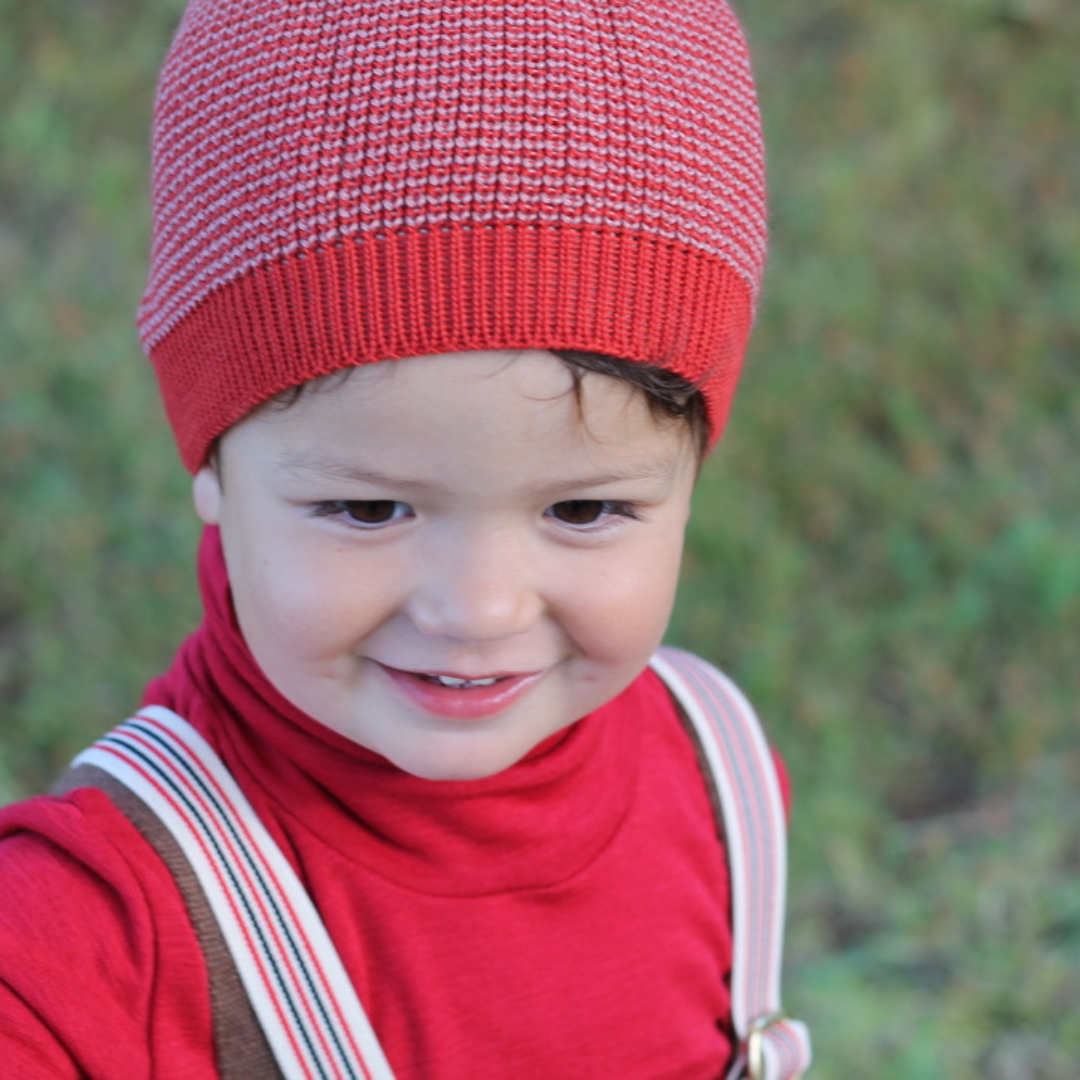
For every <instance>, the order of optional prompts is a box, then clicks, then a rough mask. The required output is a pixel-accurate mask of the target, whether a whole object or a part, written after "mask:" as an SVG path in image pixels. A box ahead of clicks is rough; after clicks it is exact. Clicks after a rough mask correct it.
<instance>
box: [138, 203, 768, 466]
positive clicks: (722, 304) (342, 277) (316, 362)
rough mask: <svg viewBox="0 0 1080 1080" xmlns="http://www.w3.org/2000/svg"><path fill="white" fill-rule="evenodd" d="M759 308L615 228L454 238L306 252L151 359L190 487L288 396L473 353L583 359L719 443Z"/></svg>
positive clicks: (199, 314)
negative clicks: (635, 374) (672, 386)
mask: <svg viewBox="0 0 1080 1080" xmlns="http://www.w3.org/2000/svg"><path fill="white" fill-rule="evenodd" d="M752 317H753V301H752V298H751V295H750V291H749V289H748V288H747V285H746V283H745V280H744V278H743V277H741V276H740V275H739V274H737V273H736V272H735V271H734V270H733V269H732V268H731V267H730V265H729V264H728V263H726V262H724V261H723V260H721V259H720V258H718V257H716V256H715V255H712V254H710V253H705V252H702V251H700V250H697V249H696V248H694V247H691V246H689V245H686V244H683V243H679V242H677V241H672V240H661V239H657V238H655V237H653V236H648V235H643V234H641V233H636V232H632V231H629V230H625V229H618V228H604V227H588V226H568V225H546V224H535V225H513V224H505V223H498V224H492V225H490V226H488V227H476V226H468V227H454V226H447V227H441V228H436V229H417V230H412V231H400V232H396V233H393V234H390V235H378V234H376V235H370V234H369V235H367V236H364V237H363V238H356V239H345V240H342V241H339V242H337V243H336V244H333V245H325V246H316V247H312V248H309V249H308V250H305V251H303V252H301V253H299V254H297V255H294V256H293V257H291V258H288V259H280V260H277V261H274V262H270V263H265V264H263V265H260V266H258V267H256V268H255V269H253V270H250V271H248V272H247V273H245V274H242V275H240V276H238V277H236V278H234V279H232V280H230V281H227V282H225V283H224V284H222V285H220V286H219V287H218V288H217V289H216V290H215V291H214V292H212V293H210V294H209V295H208V296H206V297H205V298H204V299H203V300H202V301H201V302H200V303H199V304H198V305H197V307H196V308H195V309H194V310H193V311H192V312H191V313H190V314H189V315H188V317H187V318H186V319H184V320H183V321H181V322H180V323H179V324H178V325H176V326H175V327H174V328H173V329H172V330H171V331H170V332H169V333H167V334H166V335H165V336H164V337H163V338H162V339H161V341H159V342H158V343H157V345H156V346H155V347H154V348H153V349H152V352H151V359H152V361H153V363H154V366H155V368H156V370H157V374H158V379H159V382H160V384H161V388H162V392H163V397H164V400H165V403H166V407H167V409H168V413H169V419H170V421H171V423H172V426H173V428H174V430H175V432H176V433H177V437H178V440H179V442H180V453H181V457H182V458H183V461H184V464H185V465H186V466H187V468H188V469H189V470H191V471H192V472H194V471H196V470H197V469H198V468H200V466H201V465H202V464H203V463H204V462H205V460H206V458H207V455H208V453H209V452H210V449H211V447H212V445H213V443H214V440H215V439H216V438H217V437H218V436H219V435H221V434H222V433H223V432H224V431H225V430H226V429H228V428H229V427H230V426H231V425H232V424H234V423H236V422H237V421H238V420H240V419H242V418H243V417H244V416H245V415H247V414H248V413H249V412H250V411H251V410H252V409H253V408H255V407H256V406H257V405H258V404H260V403H261V402H263V401H265V400H266V399H267V398H269V397H272V396H273V395H274V394H276V393H279V392H281V391H282V390H285V389H286V388H288V387H291V386H295V385H297V384H300V383H303V382H306V381H307V380H309V379H313V378H317V377H319V376H321V375H326V374H329V373H331V372H333V371H337V370H339V369H341V368H347V367H352V366H356V365H359V364H364V363H370V362H376V361H384V360H393V359H401V358H405V357H411V356H425V355H437V354H441V353H452V352H464V351H469V350H491V349H512V348H547V349H580V350H585V351H589V352H596V353H602V354H605V355H608V356H613V357H617V358H621V359H625V360H630V361H638V362H644V363H651V364H656V365H659V366H662V367H665V368H667V369H668V370H670V371H674V372H676V373H677V374H679V375H682V376H683V377H684V378H686V379H688V380H689V381H690V382H691V383H693V384H694V385H696V386H698V387H699V388H700V389H701V390H702V392H703V394H704V397H705V401H706V409H707V419H708V425H709V434H710V441H711V442H715V440H716V439H717V438H719V436H720V433H721V432H722V430H723V428H724V424H725V421H726V418H727V414H728V410H729V407H730V404H731V398H732V396H733V394H734V391H735V386H736V383H737V381H738V376H739V367H740V365H741V361H742V356H743V352H744V349H745V345H746V339H747V337H748V335H749V332H750V326H751V322H752Z"/></svg>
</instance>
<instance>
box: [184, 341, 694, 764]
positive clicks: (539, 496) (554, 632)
mask: <svg viewBox="0 0 1080 1080" xmlns="http://www.w3.org/2000/svg"><path fill="white" fill-rule="evenodd" d="M581 390H582V393H581V397H580V401H578V400H576V399H575V397H574V395H573V393H572V391H571V378H570V374H569V372H568V371H567V370H566V368H565V367H564V366H563V364H562V363H561V362H560V361H559V360H558V359H557V358H556V357H554V356H552V355H551V354H550V353H546V352H537V351H526V352H517V351H505V352H494V353H460V354H453V355H447V356H438V357H424V358H419V359H411V360H402V361H395V362H386V363H381V364H377V365H373V366H371V367H368V368H358V369H357V370H356V371H354V372H353V373H351V375H350V376H349V377H348V378H347V379H345V380H344V381H343V382H341V383H339V384H331V385H330V386H328V387H316V388H313V389H311V390H309V391H308V392H306V393H304V394H303V395H302V396H301V397H300V398H299V400H297V401H296V402H294V403H293V404H292V405H290V406H288V407H287V408H282V409H274V408H264V409H261V410H258V411H257V412H255V413H254V414H252V415H251V416H249V417H247V418H246V419H245V420H243V421H242V422H241V423H239V424H238V425H236V426H235V427H234V428H232V429H231V430H230V431H229V432H228V433H226V435H225V436H224V437H223V439H222V442H221V446H220V454H219V459H218V466H217V469H216V470H215V469H213V468H211V467H207V468H205V469H203V470H202V471H201V472H200V473H199V474H198V476H197V477H196V480H195V502H196V506H197V508H198V510H199V513H200V516H201V517H202V518H203V519H204V520H205V521H207V522H209V523H216V524H219V525H220V526H221V531H222V538H223V543H224V548H225V557H226V562H227V564H228V569H229V576H230V581H231V584H232V591H233V601H234V604H235V607H236V612H237V616H238V618H239V621H240V626H241V628H242V630H243V633H244V636H245V638H246V640H247V642H248V645H249V646H250V648H251V650H252V652H253V654H254V656H255V659H256V660H257V661H258V663H259V665H260V667H261V668H262V670H263V671H264V672H265V674H266V675H267V676H268V677H269V679H270V681H271V682H272V683H273V684H274V685H275V686H276V687H277V689H278V690H279V691H281V693H283V694H284V695H285V696H286V697H287V698H288V699H289V700H291V701H292V702H293V703H294V704H295V705H296V706H298V707H299V708H300V709H302V710H304V711H305V712H307V713H308V714H309V715H311V716H313V717H314V718H316V719H317V720H319V721H320V722H321V723H323V724H324V725H326V726H327V727H328V728H331V729H332V730H334V731H336V732H339V733H340V734H342V735H345V736H347V737H348V738H350V739H352V740H354V741H356V742H357V743H360V744H361V745H363V746H365V747H367V748H369V749H371V750H374V751H376V752H377V753H379V754H381V755H383V756H385V757H387V758H389V759H390V760H391V761H392V762H394V763H395V764H396V765H398V766H399V767H400V768H402V769H405V770H407V771H408V772H411V773H414V774H416V775H418V776H423V777H427V778H430V779H474V778H478V777H483V776H488V775H491V774H494V773H496V772H499V771H501V770H502V769H505V768H507V767H508V766H510V765H512V764H513V763H514V762H516V761H518V760H519V759H520V758H521V757H523V756H524V755H525V754H527V753H528V752H529V751H530V750H531V749H532V748H533V747H535V746H536V745H537V744H538V743H540V742H541V741H542V740H544V739H546V738H547V737H548V736H550V735H552V734H554V733H555V732H557V731H559V730H561V729H562V728H564V727H566V726H567V725H569V724H571V723H572V722H573V721H575V720H577V719H579V718H580V717H582V716H584V715H585V714H587V713H588V712H590V711H592V710H593V709H596V708H598V707H599V706H600V705H602V704H604V703H605V702H607V701H609V700H610V699H611V698H613V697H614V696H615V695H617V694H618V693H619V692H620V691H621V690H623V689H624V688H625V687H626V686H627V685H628V684H629V683H630V682H631V681H632V680H633V679H634V677H635V676H636V675H637V674H638V673H639V672H640V671H641V670H642V668H643V667H644V665H645V663H646V661H647V660H648V658H649V656H650V654H651V653H652V651H653V649H654V648H655V647H656V646H657V644H658V643H659V641H660V638H661V635H662V634H663V632H664V629H665V627H666V625H667V621H668V617H669V614H670V609H671V604H672V600H673V598H674V592H675V584H676V578H677V575H678V567H679V559H680V555H681V552H682V542H683V531H684V527H685V525H686V520H687V516H688V513H689V508H690V496H691V491H692V488H693V483H694V475H695V466H696V455H695V452H694V449H693V447H692V445H691V440H690V438H689V437H688V435H687V433H686V431H685V427H684V425H680V424H677V423H661V422H659V421H657V420H656V419H654V418H653V416H652V415H650V412H649V409H648V406H647V404H646V402H645V400H644V399H643V398H642V397H641V395H640V392H639V391H636V390H633V389H632V388H630V387H629V386H628V385H626V384H624V383H622V382H621V381H618V380H616V379H612V378H607V377H604V376H599V375H587V376H585V378H584V382H583V384H582V387H581ZM460 680H470V683H473V681H478V682H475V683H474V684H470V683H466V684H465V685H461V683H460Z"/></svg>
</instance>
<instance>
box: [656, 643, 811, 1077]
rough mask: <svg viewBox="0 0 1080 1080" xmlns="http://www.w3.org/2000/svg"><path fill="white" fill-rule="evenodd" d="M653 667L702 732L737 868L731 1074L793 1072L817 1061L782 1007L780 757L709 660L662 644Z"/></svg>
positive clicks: (745, 704)
mask: <svg viewBox="0 0 1080 1080" xmlns="http://www.w3.org/2000/svg"><path fill="white" fill-rule="evenodd" d="M651 666H652V667H653V669H654V670H655V671H656V673H657V674H658V675H659V676H660V677H661V678H662V679H663V680H664V682H665V683H666V684H667V686H668V688H669V689H670V690H671V692H672V693H673V694H674V696H675V698H676V700H677V701H678V702H679V704H680V705H681V706H682V708H683V710H684V711H685V713H686V716H687V718H688V719H689V721H690V724H691V726H692V728H693V730H694V733H695V734H696V736H697V739H698V743H699V746H700V748H701V753H702V756H703V757H704V759H705V763H706V765H707V772H708V774H710V775H711V777H712V780H713V784H714V786H715V790H716V794H717V796H718V798H719V801H720V808H721V810H722V816H723V822H724V828H725V838H726V843H727V852H728V863H729V867H730V872H731V903H732V927H733V943H732V949H733V952H732V966H731V1010H732V1021H733V1023H734V1027H735V1034H736V1037H737V1039H738V1041H739V1043H740V1044H741V1047H742V1053H741V1054H740V1055H739V1058H738V1060H737V1061H736V1063H735V1066H734V1068H733V1070H732V1072H731V1073H730V1074H729V1076H730V1077H732V1078H735V1077H742V1076H749V1077H750V1080H789V1078H792V1077H797V1076H799V1075H800V1074H801V1073H802V1072H803V1071H804V1070H805V1069H806V1068H807V1067H808V1066H809V1064H810V1040H809V1034H808V1032H807V1030H806V1027H805V1025H803V1024H802V1023H800V1022H798V1021H794V1020H789V1019H787V1018H786V1017H784V1015H783V1013H782V1012H781V1010H780V965H781V959H782V951H783V935H784V905H785V893H786V882H787V844H786V821H785V813H784V805H783V800H782V798H781V795H780V787H779V783H778V781H777V778H776V766H775V764H774V762H773V759H772V754H771V753H770V751H769V747H768V744H767V743H766V741H765V736H764V734H763V733H762V731H761V727H760V725H759V723H758V721H757V717H756V716H755V714H754V711H753V709H752V708H751V707H750V704H749V702H748V701H747V700H746V698H745V697H743V695H742V693H741V692H740V691H739V689H738V688H737V687H736V686H735V684H734V683H732V682H731V680H730V679H728V678H727V677H726V676H725V675H723V674H722V673H721V672H719V671H717V669H716V668H714V667H713V666H712V665H711V664H707V663H706V662H705V661H704V660H700V659H699V658H698V657H696V656H693V655H692V654H690V653H687V652H683V651H681V650H678V649H661V650H660V651H659V652H658V653H657V654H656V655H655V656H654V657H653V659H652V661H651Z"/></svg>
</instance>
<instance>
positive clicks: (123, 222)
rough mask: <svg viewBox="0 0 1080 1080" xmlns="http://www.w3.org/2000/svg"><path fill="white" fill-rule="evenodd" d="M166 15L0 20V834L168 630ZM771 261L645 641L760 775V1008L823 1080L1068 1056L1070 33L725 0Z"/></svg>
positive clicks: (1074, 615)
mask: <svg viewBox="0 0 1080 1080" xmlns="http://www.w3.org/2000/svg"><path fill="white" fill-rule="evenodd" d="M178 9H179V5H178V3H177V0H158V2H157V3H155V4H152V5H146V4H143V5H133V4H131V3H121V2H120V0H82V2H81V3H79V4H77V5H72V4H70V3H66V2H63V0H37V2H36V3H34V4H18V3H16V2H15V0H0V18H2V20H3V23H2V24H3V26H4V28H5V32H4V35H3V36H2V38H0V96H2V98H3V100H4V101H5V102H8V103H9V104H8V105H7V106H6V107H5V110H4V113H3V116H2V118H0V124H2V128H0V145H2V148H3V150H2V158H0V215H2V216H0V342H2V343H3V344H2V346H0V348H2V349H3V374H4V378H3V379H2V380H0V490H2V491H3V495H4V497H3V500H2V502H0V701H2V703H3V709H4V719H3V722H2V727H0V733H2V734H0V801H3V800H4V799H10V798H14V797H16V796H18V795H21V794H24V793H27V792H30V791H33V790H36V789H38V788H40V786H41V785H42V784H43V783H45V782H46V780H47V778H48V777H49V776H50V775H51V774H53V773H54V772H55V771H56V770H57V769H58V768H60V767H61V765H62V764H63V762H64V761H65V760H66V759H67V758H68V756H69V755H70V754H71V753H72V752H73V751H74V750H75V749H77V748H78V747H79V746H80V745H82V744H83V743H84V742H85V741H86V739H87V738H88V737H89V736H90V735H91V734H92V733H94V732H95V731H97V730H98V729H99V728H100V727H101V726H102V725H104V724H106V723H108V722H111V721H112V720H113V719H114V718H116V717H118V716H120V715H121V714H123V713H124V711H125V709H126V708H127V707H128V705H129V704H130V702H131V701H132V700H133V698H134V696H135V695H136V694H137V692H138V689H139V687H140V686H141V684H142V682H143V681H144V679H145V678H146V677H147V676H148V675H149V674H151V673H153V672H154V671H156V670H157V669H158V668H160V667H161V665H162V664H163V663H165V662H166V660H167V658H168V656H169V654H170V652H171V649H172V648H173V647H174V645H175V643H176V642H177V641H178V639H179V637H180V636H181V634H182V633H183V631H184V629H185V628H187V627H189V626H190V625H191V624H192V623H193V622H194V620H195V618H196V616H197V606H196V600H195V597H194V593H193V578H192V574H191V570H190V567H191V552H192V547H193V544H194V537H195V527H194V522H193V520H192V516H191V515H190V514H189V513H188V511H187V509H186V505H187V504H186V498H187V495H186V481H185V477H184V474H183V473H182V471H181V470H180V468H179V466H178V465H176V464H175V460H174V453H173V450H172V445H171V441H170V438H169V436H168V434H167V432H166V431H165V429H164V426H163V420H162V418H161V414H160V411H159V406H158V404H157V402H156V400H155V398H154V390H153V385H152V379H151V377H150V375H149V373H148V370H147V369H146V366H145V364H144V363H143V362H142V361H141V360H140V358H139V354H138V348H137V344H136V342H135V337H134V331H133V329H132V312H133V307H134V303H135V301H136V298H137V295H138V292H139V289H140V286H141V277H142V273H143V264H144V259H145V246H146V216H147V213H146V206H145V197H144V180H145V161H144V158H145V128H146V125H147V120H148V112H149V99H150V86H151V82H152V78H153V72H154V69H155V67H156V64H157V62H158V60H159V58H160V53H161V50H162V48H163V43H164V41H165V40H166V38H167V34H168V32H169V28H170V26H171V25H172V23H173V21H174V19H175V16H176V13H177V11H178ZM740 11H741V12H742V14H743V16H744V18H745V20H746V21H747V23H748V25H749V28H750V31H751V36H752V40H753V43H754V46H755V51H756V58H757V69H758V75H759V80H760V82H761V87H762V95H763V105H764V109H765V114H766V124H767V131H768V138H769V144H770V163H771V173H772V183H771V186H772V193H773V246H772V263H771V268H770V276H769V282H768V289H767V292H766V296H765V299H764V302H763V306H762V312H761V323H760V328H759V332H758V335H757V337H756V340H755V344H754V349H753V357H752V359H751V363H750V367H749V369H748V374H747V377H746V380H745V383H744V389H743V391H742V393H741V396H740V400H739V402H738V404H737V406H736V410H735V417H734V420H733V424H732V427H731V430H730V434H729V436H728V437H727V438H726V439H725V443H724V444H723V448H722V450H721V451H720V453H719V454H718V455H717V457H716V458H715V459H714V461H713V462H712V463H711V464H710V466H709V468H708V469H707V471H706V474H705V476H704V478H703V481H702V485H701V489H700V492H699V497H698V510H697V517H696V520H695V522H694V526H693V530H692V535H691V541H690V550H689V553H688V559H687V569H686V574H687V588H686V590H685V592H684V599H683V602H682V603H681V604H680V607H679V609H678V612H677V617H676V624H675V627H674V629H673V637H674V638H676V639H677V640H679V641H681V642H683V643H686V644H689V645H691V646H692V647H694V648H696V649H698V650H699V651H702V652H704V653H706V654H708V655H711V656H713V657H715V658H717V659H719V660H720V661H721V662H722V663H723V664H724V665H725V666H727V667H728V668H729V669H730V670H731V671H732V672H733V673H734V674H735V675H736V677H737V678H738V679H739V680H740V681H741V682H742V683H743V684H744V685H745V686H746V687H747V688H748V690H749V691H750V692H751V695H752V697H753V698H754V699H755V700H756V701H757V702H758V703H759V706H760V707H761V710H762V712H763V713H764V714H765V715H766V716H767V718H768V720H769V723H770V726H771V729H772V731H773V733H774V735H775V738H776V740H777V742H778V743H779V744H780V745H781V747H782V748H783V750H784V752H785V755H786V757H787V759H788V761H789V764H790V767H791V771H792V774H793V779H794V784H795V791H796V801H797V816H796V822H795V827H794V836H793V853H792V858H793V868H792V877H793V880H792V896H791V925H790V940H789V956H790V965H789V969H790V970H789V977H788V990H787V994H788V998H789V1000H790V1004H791V1006H792V1008H793V1009H794V1010H797V1011H798V1012H799V1013H801V1014H803V1015H805V1016H806V1018H807V1019H809V1020H810V1021H811V1022H812V1024H813V1026H814V1030H815V1035H816V1042H817V1052H818V1058H819V1066H818V1068H817V1070H816V1071H815V1075H817V1076H820V1077H823V1078H844V1080H847V1078H850V1077H874V1078H881V1077H883V1078H887V1080H894V1078H895V1080H927V1078H933V1077H939V1076H948V1077H950V1078H951V1080H968V1078H970V1080H974V1078H976V1077H979V1078H990V1080H1040V1078H1054V1080H1070V1078H1073V1077H1075V1076H1076V1071H1077V1067H1076V1062H1077V1061H1078V1060H1080V1011H1078V1010H1077V1009H1076V1006H1075V1002H1076V1001H1077V1000H1078V999H1080V886H1078V884H1077V878H1078V868H1080V837H1078V833H1077V828H1076V823H1077V821H1080V795H1078V794H1077V792H1078V791H1080V745H1078V740H1077V736H1076V734H1075V728H1076V706H1075V702H1076V700H1077V698H1078V697H1080V676H1078V674H1077V664H1076V661H1075V657H1074V654H1075V650H1076V643H1077V642H1078V641H1080V543H1078V542H1077V538H1078V536H1080V498H1078V497H1077V495H1076V492H1075V490H1073V489H1074V488H1075V481H1074V473H1073V468H1074V467H1075V465H1074V463H1075V462H1076V460H1077V459H1078V457H1080V390H1078V385H1077V384H1078V379H1080V362H1078V356H1080V317H1078V315H1077V311H1076V303H1077V301H1076V293H1077V289H1078V286H1080V207H1078V205H1077V200H1076V193H1077V191H1078V190H1080V149H1078V148H1080V143H1078V141H1077V137H1076V136H1077V131H1078V130H1080V115H1078V114H1080V105H1078V103H1080V80H1078V77H1077V70H1078V69H1077V64H1076V56H1077V55H1078V49H1080V15H1078V12H1077V9H1076V7H1075V5H1074V4H1072V3H1071V2H1070V0H896V2H894V3H890V4H881V3H871V2H870V0H820V2H816V3H814V4H797V3H784V4H775V3H764V2H762V0H743V3H742V4H741V7H740Z"/></svg>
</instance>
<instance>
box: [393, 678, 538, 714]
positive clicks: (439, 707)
mask: <svg viewBox="0 0 1080 1080" xmlns="http://www.w3.org/2000/svg"><path fill="white" fill-rule="evenodd" d="M379 667H380V668H381V669H382V671H383V672H384V673H385V674H386V676H387V677H388V678H389V679H390V681H391V682H392V683H393V684H394V686H396V687H397V689H398V690H399V691H401V693H402V694H404V695H405V696H406V697H407V698H408V699H409V700H410V701H412V702H413V703H414V704H416V705H419V706H420V708H422V709H423V710H424V711H425V712H428V713H431V714H433V715H434V716H439V717H443V718H445V719H449V720H483V719H485V718H486V717H488V716H494V715H495V714H496V713H500V712H502V711H503V710H504V709H508V708H509V707H510V706H511V705H513V704H514V702H515V701H517V700H518V698H520V697H521V696H522V695H523V694H525V693H526V692H527V691H528V690H529V688H530V687H532V686H533V685H535V684H536V683H537V682H539V680H540V679H541V678H542V677H543V674H544V673H543V672H542V671H538V672H533V673H532V674H529V675H511V676H509V677H508V678H505V679H499V681H498V682H494V683H492V684H491V685H490V686H469V687H461V688H459V687H452V686H443V685H441V684H440V683H434V682H429V681H428V680H427V679H423V678H421V677H420V676H419V675H413V674H412V673H411V672H408V671H400V670H398V669H397V668H391V667H386V665H384V664H380V665H379Z"/></svg>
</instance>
